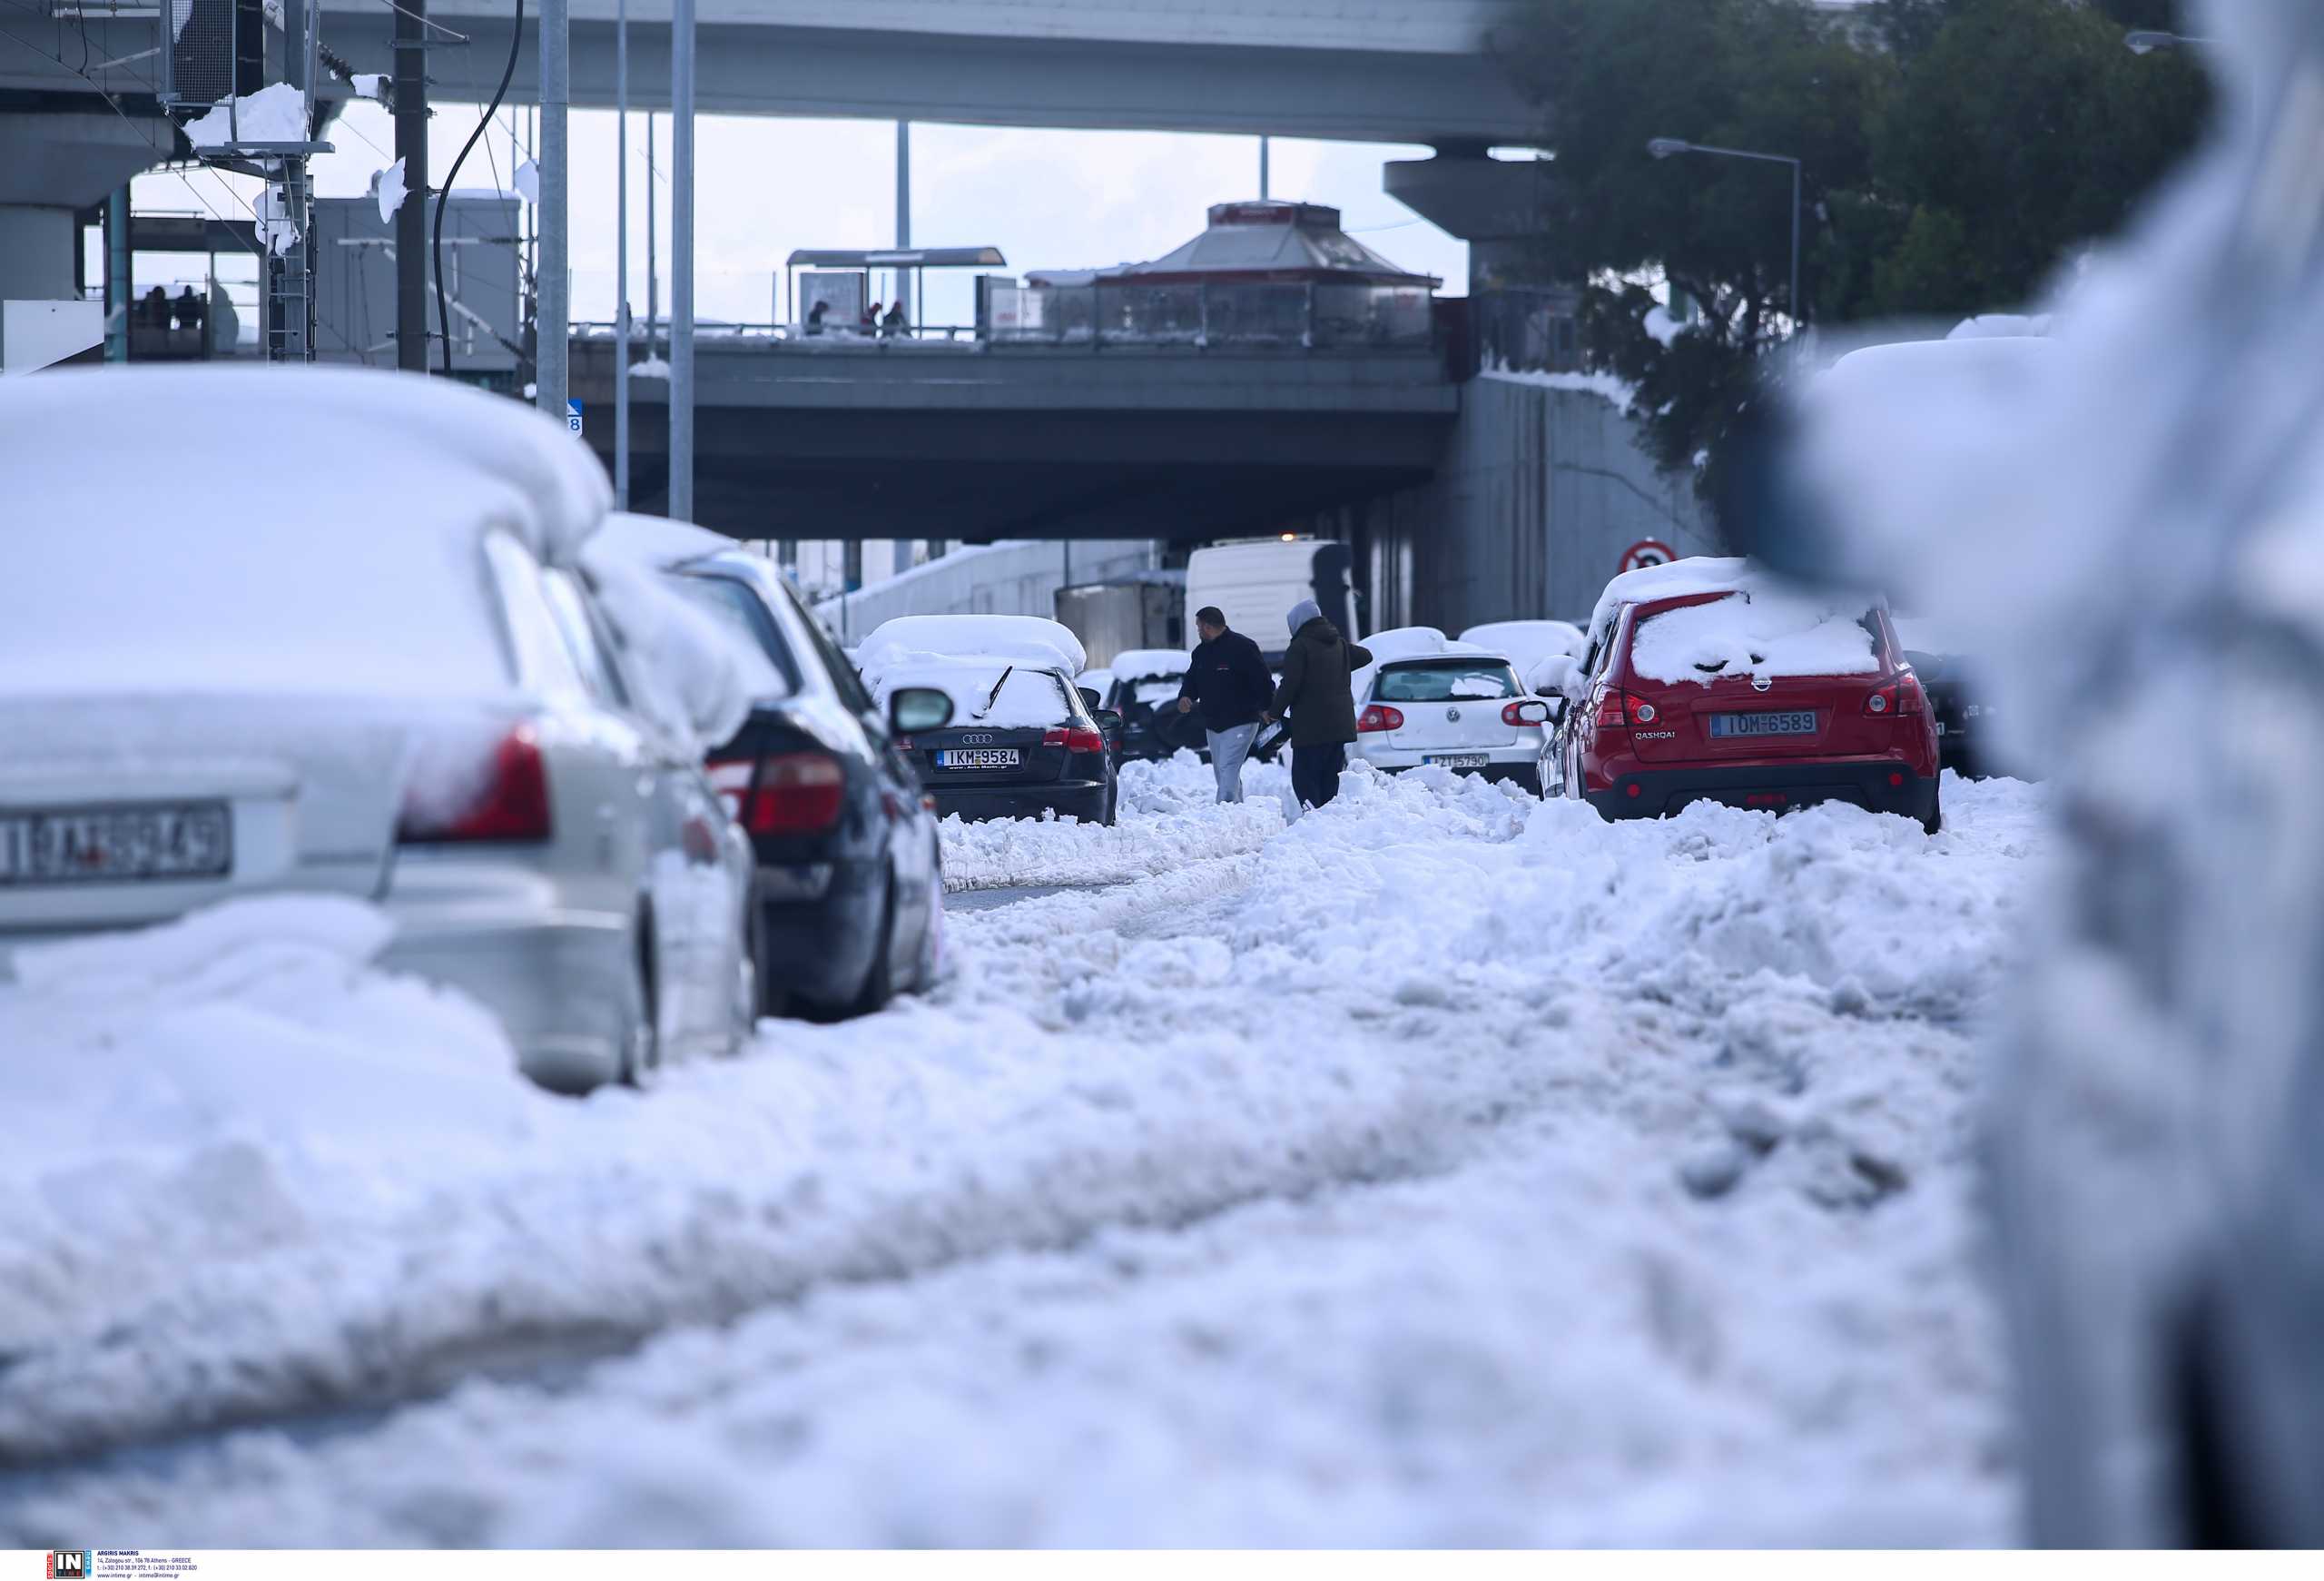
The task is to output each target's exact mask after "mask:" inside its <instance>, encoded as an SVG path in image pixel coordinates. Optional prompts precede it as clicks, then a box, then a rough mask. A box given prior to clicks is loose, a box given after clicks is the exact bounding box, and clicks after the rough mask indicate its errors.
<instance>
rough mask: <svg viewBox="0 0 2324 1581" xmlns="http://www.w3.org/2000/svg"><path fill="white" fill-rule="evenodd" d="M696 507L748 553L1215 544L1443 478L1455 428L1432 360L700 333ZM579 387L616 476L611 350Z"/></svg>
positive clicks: (588, 356)
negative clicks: (800, 546)
mask: <svg viewBox="0 0 2324 1581" xmlns="http://www.w3.org/2000/svg"><path fill="white" fill-rule="evenodd" d="M694 359H695V364H694V365H695V372H694V379H695V419H694V425H695V430H694V431H695V439H694V444H695V461H694V514H695V516H696V518H697V519H700V520H701V521H702V522H703V523H704V525H706V526H709V527H713V528H716V529H720V530H722V531H725V532H730V533H734V534H735V535H737V536H739V537H747V538H814V539H830V538H860V539H908V538H954V539H969V540H970V541H987V540H990V539H997V538H1057V539H1121V538H1157V539H1208V538H1216V537H1219V536H1222V535H1228V534H1236V533H1246V532H1255V531H1269V530H1273V529H1275V528H1276V527H1277V526H1279V525H1280V524H1282V523H1284V522H1285V521H1290V520H1295V519H1301V518H1304V517H1308V516H1313V515H1315V514H1317V513H1320V512H1324V511H1328V510H1332V509H1340V508H1343V507H1354V506H1357V505H1360V504H1362V503H1364V502H1365V501H1368V500H1371V499H1377V498H1380V497H1383V496H1385V495H1388V494H1392V493H1394V492H1395V491H1397V490H1399V489H1409V488H1412V487H1414V486H1416V485H1418V484H1420V483H1422V482H1423V481H1425V480H1426V479H1427V478H1428V477H1429V475H1430V473H1431V470H1432V469H1433V468H1434V467H1435V466H1436V464H1437V461H1438V459H1439V457H1440V456H1441V455H1442V454H1443V450H1444V446H1445V440H1446V436H1447V435H1448V433H1449V432H1450V431H1451V430H1452V425H1453V422H1454V420H1455V419H1456V418H1457V416H1458V415H1459V412H1460V406H1461V399H1460V391H1459V388H1458V386H1457V385H1456V384H1455V383H1454V382H1453V380H1452V378H1451V377H1450V375H1449V373H1448V371H1447V369H1446V367H1445V362H1444V359H1443V355H1442V353H1441V352H1438V351H1433V350H1431V349H1430V348H1428V347H1425V346H1422V347H1415V348H1391V349H1384V350H1375V349H1359V348H1345V349H1333V350H1317V351H1311V352H1299V351H1291V352H1285V351H1269V350H1264V349H1250V350H1236V349H1232V348H1229V349H1226V350H1219V349H1211V350H1202V349H1198V348H1195V347H1190V346H1156V345H1147V346H1112V345H1108V346H1106V347H1104V348H1102V349H1090V348H1062V347H1042V346H1009V345H1003V344H993V343H990V342H967V341H962V342H957V343H953V342H945V341H894V342H879V341H854V340H852V338H849V339H842V340H836V341H822V342H819V341H778V340H774V339H772V338H766V337H760V336H743V335H731V336H729V335H716V334H704V335H702V336H700V337H698V338H697V340H696V341H695V351H694ZM571 366H572V375H571V377H572V386H571V387H572V390H573V394H574V397H575V399H576V400H581V401H582V402H583V403H584V404H585V407H586V411H587V438H588V440H589V442H590V444H591V445H592V446H593V447H595V448H596V450H597V452H598V454H599V455H600V456H602V457H604V458H605V459H606V463H607V466H608V468H610V466H611V464H612V444H613V421H612V419H613V382H612V380H613V341H611V339H610V338H607V337H605V336H602V335H600V336H585V337H577V338H576V339H575V341H573V346H572V364H571ZM630 392H631V398H632V400H631V409H630V412H631V445H630V454H631V469H632V471H631V498H632V500H633V502H634V503H635V505H637V506H638V507H639V508H640V509H648V510H651V509H658V508H659V505H660V503H661V499H662V496H663V491H664V489H665V487H666V478H667V455H668V452H667V443H668V405H667V397H668V387H667V385H666V383H665V382H663V381H660V380H632V382H631V385H630Z"/></svg>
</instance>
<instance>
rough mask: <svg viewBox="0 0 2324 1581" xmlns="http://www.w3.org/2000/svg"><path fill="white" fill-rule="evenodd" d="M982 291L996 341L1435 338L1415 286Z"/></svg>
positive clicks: (1292, 342)
mask: <svg viewBox="0 0 2324 1581" xmlns="http://www.w3.org/2000/svg"><path fill="white" fill-rule="evenodd" d="M989 300H990V321H989V322H988V323H987V325H986V327H985V328H986V338H987V339H988V340H990V341H992V342H993V343H994V344H996V345H1053V346H1088V347H1090V348H1091V349H1093V350H1095V349H1097V348H1099V347H1103V346H1108V345H1132V346H1167V345H1185V346H1198V347H1199V346H1217V345H1236V346H1281V347H1291V346H1298V347H1302V348H1305V349H1309V350H1313V349H1314V348H1316V347H1319V346H1409V347H1417V348H1423V349H1424V348H1426V347H1428V346H1430V345H1433V343H1434V339H1435V330H1434V326H1433V322H1432V318H1431V312H1432V310H1431V306H1430V303H1431V301H1432V300H1433V298H1432V294H1431V292H1430V291H1428V290H1427V289H1426V288H1425V287H1421V286H1394V285H1306V284H1296V283H1272V282H1262V283H1249V284H1242V283H1233V284H1230V283H1216V284H1212V283H1206V284H1193V285H1137V284H1131V283H1099V284H1093V285H1062V286H1025V285H997V286H994V287H992V288H991V291H990V299H989Z"/></svg>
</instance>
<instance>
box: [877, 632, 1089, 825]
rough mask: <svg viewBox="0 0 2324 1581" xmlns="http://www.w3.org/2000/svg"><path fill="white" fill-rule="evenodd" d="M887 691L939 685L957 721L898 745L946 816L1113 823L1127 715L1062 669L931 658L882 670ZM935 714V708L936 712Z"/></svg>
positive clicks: (889, 693)
mask: <svg viewBox="0 0 2324 1581" xmlns="http://www.w3.org/2000/svg"><path fill="white" fill-rule="evenodd" d="M879 685H880V689H881V692H883V693H884V694H886V695H887V696H889V697H901V696H903V695H905V693H907V692H912V691H924V690H931V689H933V690H936V691H940V692H941V693H943V694H944V696H945V697H947V698H949V699H950V703H951V719H950V724H949V725H947V726H943V727H941V728H921V729H915V730H913V731H912V732H911V739H910V740H909V742H905V743H900V744H899V745H900V746H901V747H903V748H904V749H905V750H906V751H907V753H908V755H909V756H910V757H911V763H912V766H913V767H914V768H915V769H916V770H917V771H918V772H919V775H920V777H921V781H922V782H923V783H924V784H926V785H927V786H928V787H929V788H930V790H931V791H932V792H933V793H934V795H935V798H936V810H937V812H938V814H939V815H947V814H952V813H958V814H959V815H960V816H962V817H963V818H969V819H978V818H1037V817H1039V816H1041V815H1043V814H1045V813H1049V812H1055V813H1056V814H1057V815H1059V816H1060V817H1075V818H1079V819H1080V820H1082V821H1083V822H1084V823H1091V824H1111V823H1112V822H1113V821H1114V813H1115V808H1116V805H1117V804H1118V796H1119V786H1118V783H1117V781H1116V779H1115V756H1116V755H1115V753H1114V752H1113V750H1111V744H1110V742H1109V739H1108V737H1109V736H1117V735H1118V733H1119V731H1120V729H1121V716H1120V715H1118V714H1117V713H1114V712H1112V711H1111V710H1105V709H1099V710H1093V709H1091V708H1090V707H1089V705H1088V699H1086V698H1085V697H1083V696H1082V695H1081V693H1080V691H1079V690H1078V688H1077V687H1075V685H1074V683H1073V679H1072V677H1069V676H1068V675H1067V674H1066V672H1065V671H1064V670H1063V669H1062V668H1059V667H1052V666H1045V665H1042V664H1039V663H1037V662H1031V663H1029V662H1023V661H1012V660H1010V659H1007V658H999V657H995V658H975V657H935V656H932V655H931V656H929V657H924V658H920V659H915V660H913V661H912V662H911V663H909V664H906V665H902V666H893V667H889V668H887V669H884V670H883V671H881V675H880V677H879ZM931 711H932V710H931Z"/></svg>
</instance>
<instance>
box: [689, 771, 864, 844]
mask: <svg viewBox="0 0 2324 1581" xmlns="http://www.w3.org/2000/svg"><path fill="white" fill-rule="evenodd" d="M710 783H711V784H712V785H713V786H716V787H717V790H718V794H719V795H723V796H724V797H725V798H726V801H727V804H728V805H729V806H730V807H731V808H732V809H733V811H734V816H735V818H736V820H737V821H739V822H740V823H741V824H742V825H743V827H744V828H745V829H748V830H749V831H750V832H751V833H752V834H753V835H819V834H821V833H822V832H823V831H824V830H826V829H828V828H830V827H832V825H835V824H837V823H838V822H839V811H840V807H841V806H842V805H843V804H844V802H845V801H846V799H847V770H846V768H845V767H844V766H842V764H841V763H840V760H839V759H838V758H836V757H833V756H832V755H831V754H830V753H828V752H779V753H774V754H772V755H770V756H765V757H762V758H759V759H758V760H757V761H756V764H755V766H753V760H752V759H750V758H747V757H742V758H732V757H730V758H720V759H717V760H715V761H714V762H713V763H712V764H711V765H710Z"/></svg>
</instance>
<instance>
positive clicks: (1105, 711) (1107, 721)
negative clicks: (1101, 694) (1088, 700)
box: [1089, 708, 1122, 736]
mask: <svg viewBox="0 0 2324 1581" xmlns="http://www.w3.org/2000/svg"><path fill="white" fill-rule="evenodd" d="M1089 712H1090V715H1091V716H1092V717H1094V718H1095V719H1096V720H1097V721H1098V729H1100V730H1102V731H1104V732H1105V733H1106V734H1107V735H1108V736H1119V735H1120V734H1121V733H1122V715H1121V710H1120V709H1118V708H1092V709H1091V710H1089Z"/></svg>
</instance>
